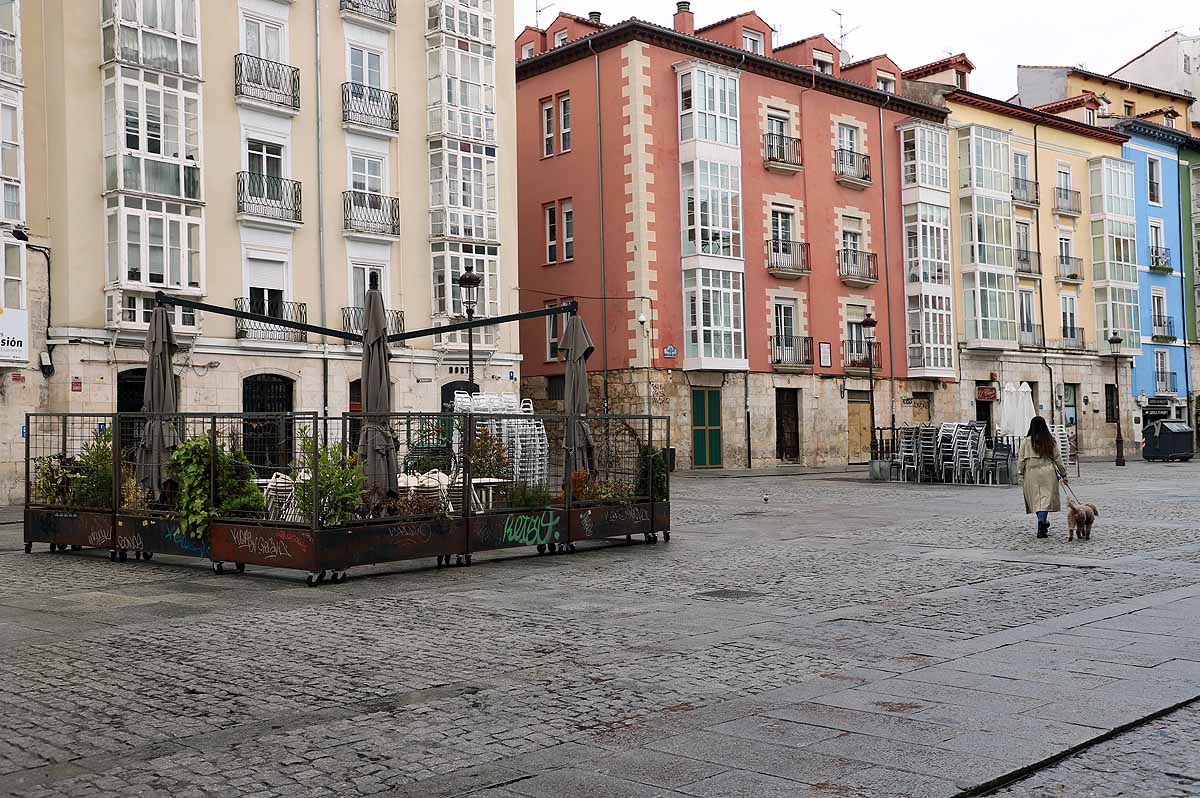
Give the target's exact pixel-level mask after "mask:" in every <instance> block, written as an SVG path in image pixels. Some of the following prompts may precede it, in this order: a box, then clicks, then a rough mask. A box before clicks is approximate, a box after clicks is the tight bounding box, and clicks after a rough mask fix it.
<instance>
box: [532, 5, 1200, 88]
mask: <svg viewBox="0 0 1200 798" xmlns="http://www.w3.org/2000/svg"><path fill="white" fill-rule="evenodd" d="M514 2H515V3H516V23H517V30H520V29H521V28H522V27H523V26H525V25H532V24H534V9H535V4H536V5H537V6H538V7H543V8H544V7H545V6H546V5H547V4H549V3H550V2H551V0H514ZM981 7H987V8H988V9H989V10H988V12H987V13H986V14H985V13H979V14H978V16H977V17H976V18H975V19H972V11H974V10H975V9H979V8H981ZM832 8H837V9H838V10H839V11H841V12H842V13H843V14H844V15H845V17H844V23H843V24H844V25H845V29H846V30H847V31H852V32H851V33H849V34H848V35H847V36H846V41H845V47H846V49H848V50H849V51H850V54H851V56H853V57H854V58H855V59H858V58H865V57H867V56H871V55H876V54H878V53H887V54H888V55H890V56H891V57H892V59H893V60H895V61H896V63H897V64H899V65H900V67H901V68H902V69H908V68H911V67H914V66H919V65H921V64H925V63H928V62H930V61H936V60H937V59H939V58H944V57H945V56H946V55H949V54H953V53H960V52H965V53H966V54H967V56H968V57H970V59H971V60H972V61H973V62H974V64H975V72H974V73H973V74H972V75H971V89H972V90H973V91H976V92H979V93H980V94H987V95H991V96H993V97H998V98H1000V99H1007V98H1008V97H1010V96H1011V95H1012V94H1014V93H1015V92H1016V83H1017V72H1016V66H1017V64H1052V65H1081V66H1083V67H1085V68H1087V69H1089V70H1091V71H1093V72H1101V73H1105V74H1107V73H1109V72H1111V71H1112V70H1114V69H1116V68H1117V67H1119V66H1121V65H1122V64H1124V63H1125V62H1126V61H1128V60H1129V59H1130V58H1133V57H1134V56H1135V55H1137V54H1138V53H1140V52H1142V51H1143V50H1145V49H1146V48H1147V47H1149V46H1150V45H1151V44H1153V43H1154V42H1156V41H1158V40H1159V39H1161V38H1163V37H1164V36H1166V35H1167V33H1168V32H1170V31H1171V30H1174V29H1179V30H1182V31H1183V32H1184V33H1187V34H1194V33H1196V31H1197V29H1198V28H1200V13H1197V12H1196V10H1195V9H1196V6H1195V3H1192V2H1185V0H1164V1H1163V2H1158V3H1153V4H1151V5H1150V6H1147V7H1146V8H1148V9H1152V13H1150V14H1145V15H1142V14H1139V13H1136V11H1135V10H1134V8H1133V7H1131V6H1130V5H1129V3H1128V2H1115V0H1086V2H1082V1H1081V0H1066V1H1065V2H1062V1H1061V0H1060V2H1048V1H1047V0H1001V2H998V3H987V4H984V3H978V2H974V3H972V2H964V1H963V0H960V2H958V3H953V4H951V3H945V2H934V3H930V2H919V3H911V2H897V0H815V2H814V1H813V0H692V11H693V12H694V13H695V15H696V26H697V27H700V26H702V25H707V24H709V23H710V22H716V21H717V20H719V19H724V18H725V17H729V16H732V15H734V14H740V13H742V12H744V11H749V10H751V9H754V10H757V11H758V13H759V15H760V16H762V18H763V19H764V20H766V22H768V23H769V24H771V25H773V26H774V27H775V29H776V30H777V31H778V37H779V38H778V39H777V41H779V42H783V43H786V42H792V41H795V40H796V39H802V38H804V37H805V36H810V35H812V34H814V33H824V34H826V35H827V36H829V37H830V38H831V39H834V40H835V41H836V39H837V33H838V17H837V15H836V14H834V13H833V11H832ZM596 9H599V10H600V11H601V12H602V14H603V18H604V21H605V22H609V23H612V22H618V21H620V20H624V19H628V18H629V17H632V16H637V17H638V18H640V19H645V20H647V21H649V22H655V23H658V24H660V25H666V26H668V27H669V26H670V25H671V17H672V15H673V14H674V12H675V2H674V0H558V2H557V3H556V4H555V5H553V6H551V7H550V8H549V9H547V10H544V11H542V19H541V21H542V23H543V24H546V23H548V22H550V20H552V19H553V18H554V16H555V15H556V14H557V13H558V12H559V11H566V12H568V13H571V14H577V15H579V16H587V12H588V11H592V10H596ZM948 9H954V12H955V13H946V12H947V10H948Z"/></svg>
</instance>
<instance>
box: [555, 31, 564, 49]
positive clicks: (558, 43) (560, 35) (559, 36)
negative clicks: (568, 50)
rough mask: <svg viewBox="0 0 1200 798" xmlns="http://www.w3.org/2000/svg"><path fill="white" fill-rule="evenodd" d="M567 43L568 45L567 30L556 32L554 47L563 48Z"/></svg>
mask: <svg viewBox="0 0 1200 798" xmlns="http://www.w3.org/2000/svg"><path fill="white" fill-rule="evenodd" d="M566 43H567V32H566V31H565V30H560V31H557V32H555V34H554V46H555V47H562V46H563V45H564V44H566Z"/></svg>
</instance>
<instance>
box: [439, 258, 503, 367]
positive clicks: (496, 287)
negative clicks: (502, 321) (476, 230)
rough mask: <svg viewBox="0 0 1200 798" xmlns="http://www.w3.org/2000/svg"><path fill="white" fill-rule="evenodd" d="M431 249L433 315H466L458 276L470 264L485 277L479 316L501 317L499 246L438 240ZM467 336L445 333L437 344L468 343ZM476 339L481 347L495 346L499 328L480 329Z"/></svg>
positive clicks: (482, 285)
mask: <svg viewBox="0 0 1200 798" xmlns="http://www.w3.org/2000/svg"><path fill="white" fill-rule="evenodd" d="M429 247H430V250H431V251H432V254H433V312H434V314H435V315H436V316H439V317H442V318H447V317H449V318H459V317H462V316H464V315H465V311H464V309H463V305H462V297H461V296H460V294H459V290H458V276H459V275H460V274H462V272H463V269H464V268H465V267H466V265H467V264H470V265H471V268H472V269H473V270H474V272H475V273H476V274H479V275H481V276H482V277H483V282H482V283H481V284H480V286H479V305H478V306H477V308H476V311H475V315H476V316H477V317H489V316H498V315H500V284H499V279H500V278H499V256H498V252H499V248H498V247H497V246H496V245H495V244H471V243H467V242H463V241H434V242H433V243H431V244H430V245H429ZM466 336H467V333H466V332H465V331H459V332H452V333H442V334H439V335H437V336H435V338H434V342H435V343H452V344H456V343H461V344H465V343H466V342H467V338H466ZM473 337H474V339H475V342H476V343H478V344H482V345H484V346H492V345H494V344H495V338H496V328H495V327H494V326H490V327H484V328H479V329H476V330H475V331H474V336H473Z"/></svg>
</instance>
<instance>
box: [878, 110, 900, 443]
mask: <svg viewBox="0 0 1200 798" xmlns="http://www.w3.org/2000/svg"><path fill="white" fill-rule="evenodd" d="M891 99H892V98H891V97H890V96H889V97H884V99H883V105H881V106H879V186H880V188H881V189H882V191H883V265H884V268H883V291H884V296H885V297H886V298H887V301H886V307H887V318H888V371H889V372H890V373H889V374H888V393H890V394H891V398H890V405H891V408H892V429H895V428H896V341H895V340H894V337H893V334H892V333H893V326H894V325H893V322H892V270H891V268H890V263H891V258H889V257H888V254H889V252H890V249H889V247H888V238H889V236H888V200H887V147H885V146H884V145H883V137H884V132H883V109H884V107H885V106H886V105H887V104H888V103H889V102H891ZM905 340H907V336H905ZM906 347H907V344H906ZM906 373H907V372H906ZM871 425H872V427H873V426H874V425H875V419H871Z"/></svg>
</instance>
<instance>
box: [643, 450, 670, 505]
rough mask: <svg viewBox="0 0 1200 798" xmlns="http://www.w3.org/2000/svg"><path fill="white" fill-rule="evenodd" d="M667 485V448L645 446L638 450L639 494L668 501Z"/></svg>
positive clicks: (656, 499)
mask: <svg viewBox="0 0 1200 798" xmlns="http://www.w3.org/2000/svg"><path fill="white" fill-rule="evenodd" d="M667 486H668V482H667V450H666V449H656V448H654V447H651V446H643V447H642V448H641V450H640V451H639V452H638V481H637V495H638V496H646V497H653V498H654V500H655V501H666V500H667V498H668V496H667V492H668V487H667Z"/></svg>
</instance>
